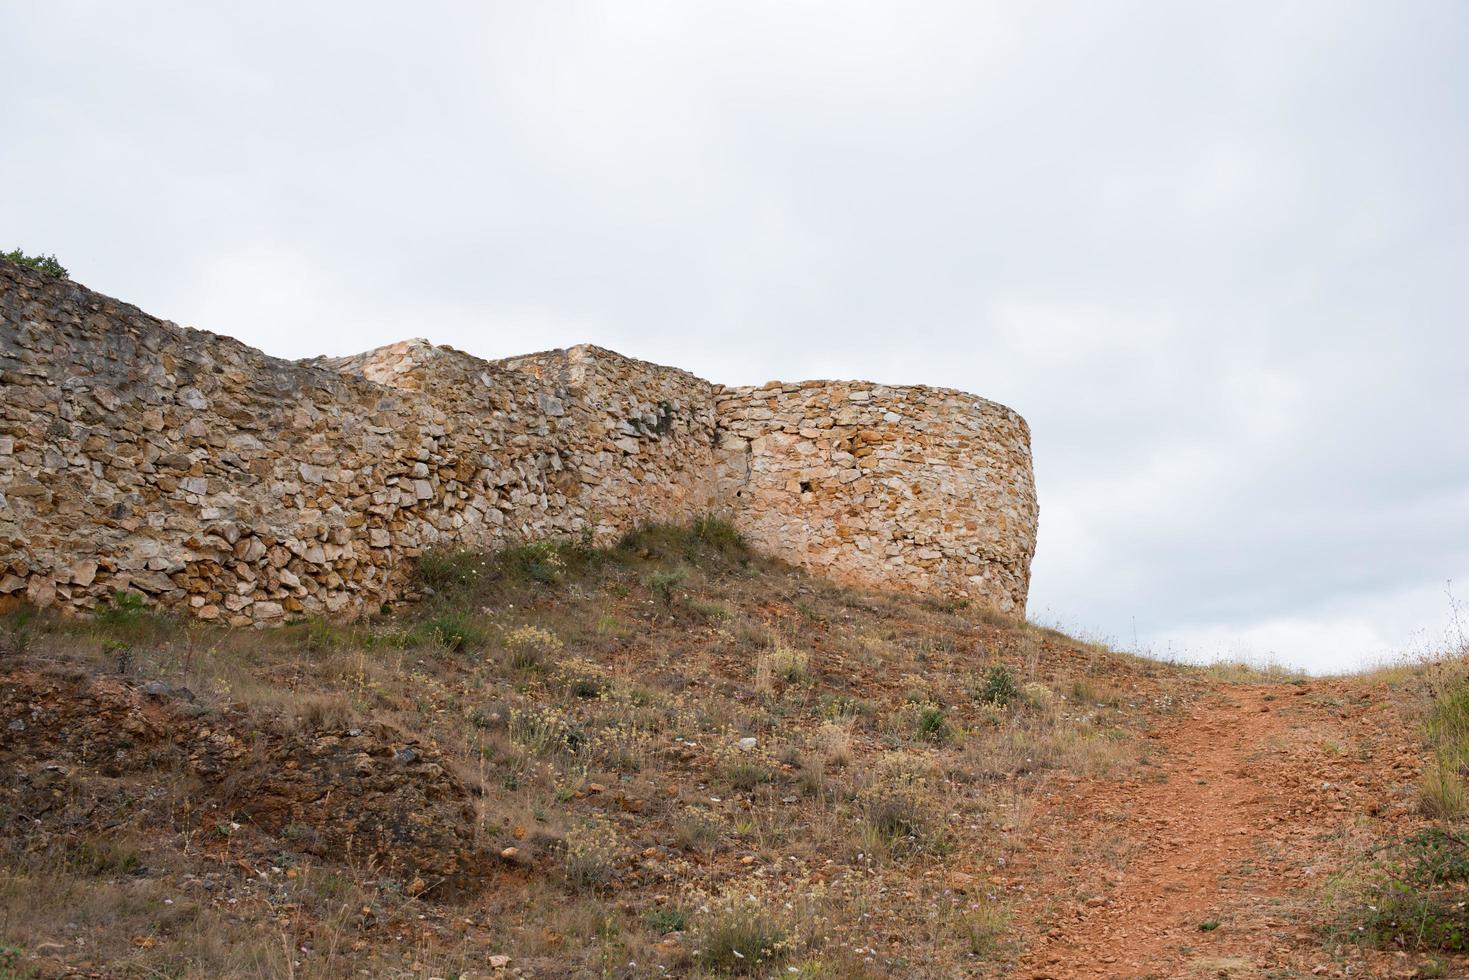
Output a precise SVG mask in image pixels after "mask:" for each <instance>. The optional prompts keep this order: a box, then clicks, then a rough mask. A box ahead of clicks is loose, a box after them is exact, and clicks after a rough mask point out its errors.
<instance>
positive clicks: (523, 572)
mask: <svg viewBox="0 0 1469 980" xmlns="http://www.w3.org/2000/svg"><path fill="white" fill-rule="evenodd" d="M562 551H563V546H562V545H560V544H557V543H556V542H554V541H536V542H533V543H531V544H522V545H516V546H514V547H511V548H506V549H505V550H504V551H502V552H501V553H500V564H501V566H502V567H503V568H504V569H505V571H506V573H507V574H509V575H510V576H511V577H513V578H518V579H522V580H529V581H532V582H540V583H541V584H542V585H555V584H556V583H557V582H559V581H561V579H562V577H563V576H564V575H565V574H566V557H565V555H564V554H562Z"/></svg>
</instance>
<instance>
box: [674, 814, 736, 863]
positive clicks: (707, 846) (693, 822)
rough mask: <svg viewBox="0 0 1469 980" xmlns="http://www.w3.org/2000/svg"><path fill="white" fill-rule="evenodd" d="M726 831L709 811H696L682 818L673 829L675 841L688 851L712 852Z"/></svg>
mask: <svg viewBox="0 0 1469 980" xmlns="http://www.w3.org/2000/svg"><path fill="white" fill-rule="evenodd" d="M723 836H724V831H723V830H722V828H721V827H720V826H719V823H718V821H716V820H715V819H714V818H713V817H711V816H709V815H708V814H707V813H703V812H700V811H695V812H692V813H689V814H687V815H686V816H684V817H683V818H682V819H680V820H679V821H678V823H677V825H675V827H674V829H673V838H674V841H675V842H676V843H677V844H678V846H679V847H681V848H683V849H684V850H686V851H699V852H701V853H703V854H712V853H713V852H714V849H715V848H716V847H718V846H719V841H720V838H722V837H723Z"/></svg>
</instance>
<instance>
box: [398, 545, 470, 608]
mask: <svg viewBox="0 0 1469 980" xmlns="http://www.w3.org/2000/svg"><path fill="white" fill-rule="evenodd" d="M486 567H487V565H486V560H485V556H484V555H483V554H481V553H480V552H478V551H470V550H468V549H465V548H457V549H434V550H431V551H425V552H424V553H423V554H422V555H420V556H419V558H418V564H417V565H416V566H414V569H413V580H414V583H415V584H417V585H418V587H419V588H421V589H424V590H425V591H428V592H432V593H434V594H435V595H441V596H444V597H446V598H451V599H452V598H456V597H459V596H462V595H464V594H466V593H468V592H470V591H471V590H473V589H474V587H475V586H476V585H478V584H479V583H480V581H481V580H482V578H483V576H484V573H485V569H486Z"/></svg>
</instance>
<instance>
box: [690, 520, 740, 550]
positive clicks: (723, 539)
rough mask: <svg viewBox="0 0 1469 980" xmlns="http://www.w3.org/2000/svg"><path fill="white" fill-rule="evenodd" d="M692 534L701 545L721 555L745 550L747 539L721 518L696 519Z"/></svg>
mask: <svg viewBox="0 0 1469 980" xmlns="http://www.w3.org/2000/svg"><path fill="white" fill-rule="evenodd" d="M692 533H693V536H694V538H695V540H697V541H698V542H699V543H700V544H702V545H704V546H705V547H707V548H709V549H711V550H712V551H715V552H717V553H719V554H721V555H731V554H736V553H739V552H743V551H744V550H745V537H744V535H742V534H740V532H739V531H737V530H735V526H734V525H733V524H731V523H730V522H729V521H727V520H724V519H723V518H721V517H715V516H713V515H705V516H703V517H698V518H695V519H694V525H693V528H692Z"/></svg>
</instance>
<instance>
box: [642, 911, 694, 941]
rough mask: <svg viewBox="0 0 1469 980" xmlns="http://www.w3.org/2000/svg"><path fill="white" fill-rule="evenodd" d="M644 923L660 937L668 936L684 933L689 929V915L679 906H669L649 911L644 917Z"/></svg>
mask: <svg viewBox="0 0 1469 980" xmlns="http://www.w3.org/2000/svg"><path fill="white" fill-rule="evenodd" d="M643 921H644V922H646V923H647V924H648V928H649V929H651V930H653V931H654V932H656V933H658V934H659V935H666V934H667V933H670V932H683V931H685V930H686V929H688V927H689V917H688V913H686V912H684V910H683V909H681V908H679V907H678V906H677V905H668V906H665V907H663V908H661V909H649V910H648V913H647V914H646V915H644V916H643Z"/></svg>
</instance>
